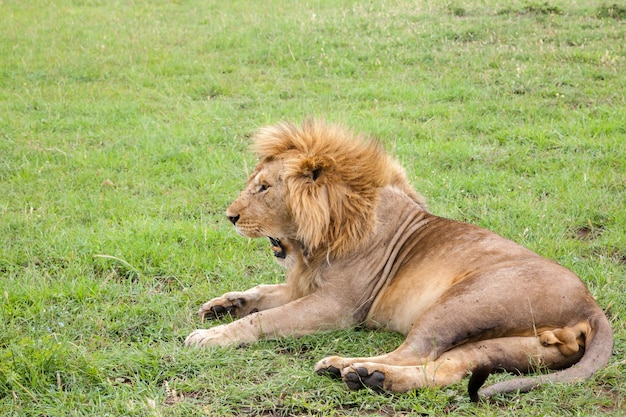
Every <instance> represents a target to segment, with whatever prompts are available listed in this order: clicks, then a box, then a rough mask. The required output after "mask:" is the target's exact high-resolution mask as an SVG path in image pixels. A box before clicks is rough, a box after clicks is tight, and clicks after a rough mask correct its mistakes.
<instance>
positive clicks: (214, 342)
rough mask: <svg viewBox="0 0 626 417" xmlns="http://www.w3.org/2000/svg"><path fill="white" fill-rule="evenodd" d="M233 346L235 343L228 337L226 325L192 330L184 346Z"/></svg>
mask: <svg viewBox="0 0 626 417" xmlns="http://www.w3.org/2000/svg"><path fill="white" fill-rule="evenodd" d="M234 344H237V341H236V340H233V339H232V338H231V337H229V336H228V332H227V330H226V325H222V326H216V327H212V328H210V329H197V330H194V331H193V332H191V334H190V335H189V336H187V338H186V339H185V346H193V347H208V346H230V345H234Z"/></svg>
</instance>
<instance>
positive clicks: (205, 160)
mask: <svg viewBox="0 0 626 417" xmlns="http://www.w3.org/2000/svg"><path fill="white" fill-rule="evenodd" d="M625 19H626V8H625V7H624V6H623V5H622V6H619V5H616V4H614V2H612V1H610V0H609V1H608V2H603V1H596V0H591V1H580V0H579V1H560V0H548V2H545V1H539V2H528V1H517V0H513V1H507V2H504V1H497V0H470V1H464V2H461V1H456V0H449V1H444V2H413V1H406V0H397V1H384V2H378V1H365V2H362V1H328V0H320V1H298V2H290V1H285V0H275V1H267V2H246V1H232V2H221V1H199V0H180V1H165V0H159V1H136V2H125V1H117V0H116V1H99V0H85V1H79V0H59V1H46V0H33V1H28V2H23V1H18V0H4V1H2V2H0V28H1V29H0V315H1V318H0V415H3V416H64V415H68V416H69V415H72V416H73V415H76V416H79V415H101V416H104V415H124V416H153V415H154V416H184V415H241V414H248V415H263V416H290V415H308V414H310V415H316V414H323V415H405V414H406V415H408V414H411V415H420V414H421V415H433V416H435V415H436V416H440V415H454V416H456V415H481V416H482V415H486V416H502V415H515V416H537V415H542V416H548V415H553V416H589V415H599V416H603V415H606V416H608V415H611V416H613V415H626V375H625V374H626V372H625V371H626V362H625V361H624V352H625V350H626V295H625V294H626V210H625V202H626V98H625V92H626V90H625V86H626V20H625ZM307 115H314V116H322V117H325V118H326V119H328V120H331V121H334V122H342V123H345V124H347V125H348V126H350V127H352V128H354V129H355V130H358V131H362V132H366V133H368V134H371V135H373V136H377V137H379V138H381V140H382V141H383V142H384V143H385V145H386V147H387V149H388V150H389V151H390V152H391V153H392V154H393V155H395V156H396V157H397V158H398V159H400V160H401V161H402V163H403V165H404V166H405V167H406V168H407V170H408V173H409V176H410V180H411V182H412V183H413V184H414V185H415V186H416V188H418V189H419V190H420V191H421V192H422V193H423V194H424V195H426V196H427V197H428V198H429V202H430V207H431V209H432V211H433V212H434V213H435V214H439V215H443V216H447V217H451V218H454V219H458V220H464V221H468V222H472V223H476V224H479V225H481V226H484V227H487V228H490V229H492V230H494V231H496V232H497V233H499V234H501V235H504V236H506V237H509V238H511V239H513V240H515V241H517V242H519V243H522V244H524V245H526V246H527V247H529V248H531V249H533V250H534V251H536V252H538V253H540V254H542V255H545V256H547V257H549V258H552V259H555V260H556V261H558V262H559V263H561V264H563V265H565V266H567V267H569V268H571V269H573V270H574V271H575V272H576V273H578V274H579V275H580V276H581V277H582V279H583V280H584V281H585V282H586V283H587V284H588V286H589V288H590V289H591V291H592V293H593V294H594V296H595V297H596V298H597V299H598V301H599V303H600V305H601V306H602V307H603V308H604V309H605V310H606V312H607V315H608V317H609V318H610V321H611V323H612V326H613V329H614V332H615V348H614V355H613V358H612V359H611V362H610V363H609V365H608V367H606V368H605V369H603V370H602V371H600V372H599V373H598V374H597V375H596V376H594V377H593V378H592V379H590V380H588V381H585V382H581V383H576V384H571V385H565V386H564V385H555V386H545V387H543V388H541V389H539V390H536V391H534V392H531V393H527V394H523V395H507V396H501V397H498V398H496V399H495V400H494V401H492V402H489V403H481V404H478V405H474V404H471V403H469V401H468V399H467V396H466V393H465V382H464V383H461V384H458V385H454V386H451V387H448V388H445V389H426V390H422V391H419V392H411V393H408V394H402V395H384V394H383V395H379V394H374V393H372V392H369V391H360V392H349V391H348V390H347V389H346V387H345V386H344V385H343V384H341V383H340V382H337V381H333V380H330V379H327V378H324V377H320V376H317V375H315V374H314V373H313V372H312V366H313V364H314V363H315V361H316V360H318V359H319V358H321V357H324V356H327V355H329V354H344V355H350V356H357V355H358V356H360V355H373V354H377V353H380V352H383V351H387V350H391V349H393V348H394V347H395V346H397V345H398V344H399V343H400V341H401V340H402V338H401V337H400V336H398V335H396V334H393V333H388V332H382V331H380V332H373V331H365V330H356V329H354V330H346V331H339V332H326V333H322V334H318V335H314V336H308V337H304V338H301V339H284V340H280V341H264V342H260V343H256V344H254V345H252V346H250V347H247V348H242V349H209V350H206V351H196V350H190V349H186V348H184V347H183V346H182V342H183V340H184V338H185V336H186V335H187V334H188V333H189V332H190V331H191V330H193V329H194V328H196V327H197V326H198V325H199V323H198V321H197V319H196V317H195V314H194V313H195V311H196V310H197V308H198V306H199V305H200V304H201V303H203V302H204V301H206V300H208V299H210V298H212V297H214V296H217V295H220V294H221V293H223V292H226V291H229V290H234V289H244V288H247V287H250V286H252V285H254V284H259V283H274V282H279V281H280V280H281V279H282V276H281V271H280V269H279V268H278V266H276V265H275V264H274V262H273V260H272V259H271V258H272V256H271V253H270V251H269V250H268V247H267V243H266V242H265V241H259V242H257V241H247V240H246V239H243V238H241V237H238V236H237V235H236V233H235V232H234V231H233V230H232V227H231V226H230V225H229V223H228V222H227V221H226V220H225V219H224V217H223V212H224V210H225V208H226V207H227V205H228V203H229V201H230V200H231V199H232V198H234V197H235V196H236V194H237V192H238V189H239V188H240V187H242V185H243V182H244V180H245V178H246V173H247V172H248V171H249V170H250V168H251V167H252V165H253V164H254V160H253V159H252V156H251V154H250V153H248V152H247V145H248V137H249V136H248V135H249V133H250V132H251V131H253V130H254V129H255V128H257V127H258V126H261V125H265V124H269V123H274V122H276V121H278V120H281V119H290V120H295V121H299V120H302V119H303V118H304V117H305V116H307ZM506 377H507V376H498V377H497V378H506ZM497 378H496V377H491V378H490V381H493V380H495V379H497Z"/></svg>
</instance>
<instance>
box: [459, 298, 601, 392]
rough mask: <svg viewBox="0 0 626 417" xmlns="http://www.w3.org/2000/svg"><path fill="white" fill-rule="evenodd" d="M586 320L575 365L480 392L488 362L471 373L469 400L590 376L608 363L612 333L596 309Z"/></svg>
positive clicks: (507, 382) (493, 386) (490, 367)
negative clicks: (588, 331) (587, 326)
mask: <svg viewBox="0 0 626 417" xmlns="http://www.w3.org/2000/svg"><path fill="white" fill-rule="evenodd" d="M589 321H590V324H591V329H592V330H591V334H590V336H589V337H588V339H587V343H586V346H585V353H584V354H583V357H582V358H581V359H580V360H579V361H578V362H577V363H576V364H574V365H572V366H571V367H569V368H566V369H563V370H562V371H558V372H554V373H552V374H547V375H541V376H536V377H528V378H516V379H511V380H508V381H504V382H499V383H497V384H494V385H491V386H489V387H487V388H484V389H482V390H480V391H479V389H480V387H481V386H482V385H483V383H484V382H485V381H486V379H487V377H488V376H489V374H490V373H491V372H492V365H491V364H487V365H484V366H482V367H480V368H478V369H475V370H474V371H473V372H472V376H471V378H470V381H469V384H468V391H469V395H470V399H471V400H472V401H477V400H478V399H479V398H487V397H490V396H492V395H494V394H498V393H507V392H516V391H519V392H527V391H530V390H532V389H534V388H536V387H538V386H539V385H542V384H545V383H560V382H573V381H578V380H583V379H586V378H589V377H591V376H592V375H593V374H594V373H596V371H598V370H599V369H601V368H602V367H604V366H605V365H606V364H607V363H608V362H609V358H610V357H611V354H612V352H613V333H612V332H611V326H610V324H609V321H608V319H607V318H606V316H605V315H604V313H603V312H602V311H601V310H600V309H599V308H598V311H597V313H596V314H595V315H594V316H593V317H591V318H590V320H589Z"/></svg>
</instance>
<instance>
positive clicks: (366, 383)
mask: <svg viewBox="0 0 626 417" xmlns="http://www.w3.org/2000/svg"><path fill="white" fill-rule="evenodd" d="M341 376H342V378H343V380H344V382H345V383H346V385H347V386H348V388H350V389H351V390H353V391H356V390H360V389H362V388H369V389H371V390H372V391H375V392H383V391H385V389H384V387H383V383H384V382H385V374H384V373H382V372H380V371H378V370H373V369H368V367H366V365H364V364H354V365H351V366H348V367H346V368H344V369H343V371H342V372H341Z"/></svg>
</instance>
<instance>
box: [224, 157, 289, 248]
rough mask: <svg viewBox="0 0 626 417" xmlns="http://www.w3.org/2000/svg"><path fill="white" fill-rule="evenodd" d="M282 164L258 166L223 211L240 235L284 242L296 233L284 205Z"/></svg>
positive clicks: (272, 163) (279, 161)
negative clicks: (235, 197) (239, 192)
mask: <svg viewBox="0 0 626 417" xmlns="http://www.w3.org/2000/svg"><path fill="white" fill-rule="evenodd" d="M283 165H284V160H283V159H274V160H270V161H264V162H262V163H261V164H259V165H258V166H257V167H256V169H255V170H254V172H253V173H252V175H251V176H250V178H249V179H248V182H247V184H246V187H245V188H244V189H243V191H242V192H241V194H239V197H237V199H236V200H235V201H233V203H232V204H231V205H230V207H228V209H227V210H226V216H227V217H228V219H229V220H230V221H231V222H232V223H233V224H234V225H235V229H236V230H237V233H239V234H240V235H242V236H245V237H249V238H257V237H268V238H272V239H279V240H283V239H287V238H291V237H292V236H293V234H294V233H295V226H294V225H293V220H292V218H291V216H290V214H289V211H288V210H287V206H286V202H285V194H286V193H285V189H284V188H285V183H284V181H283V178H282V171H283Z"/></svg>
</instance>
